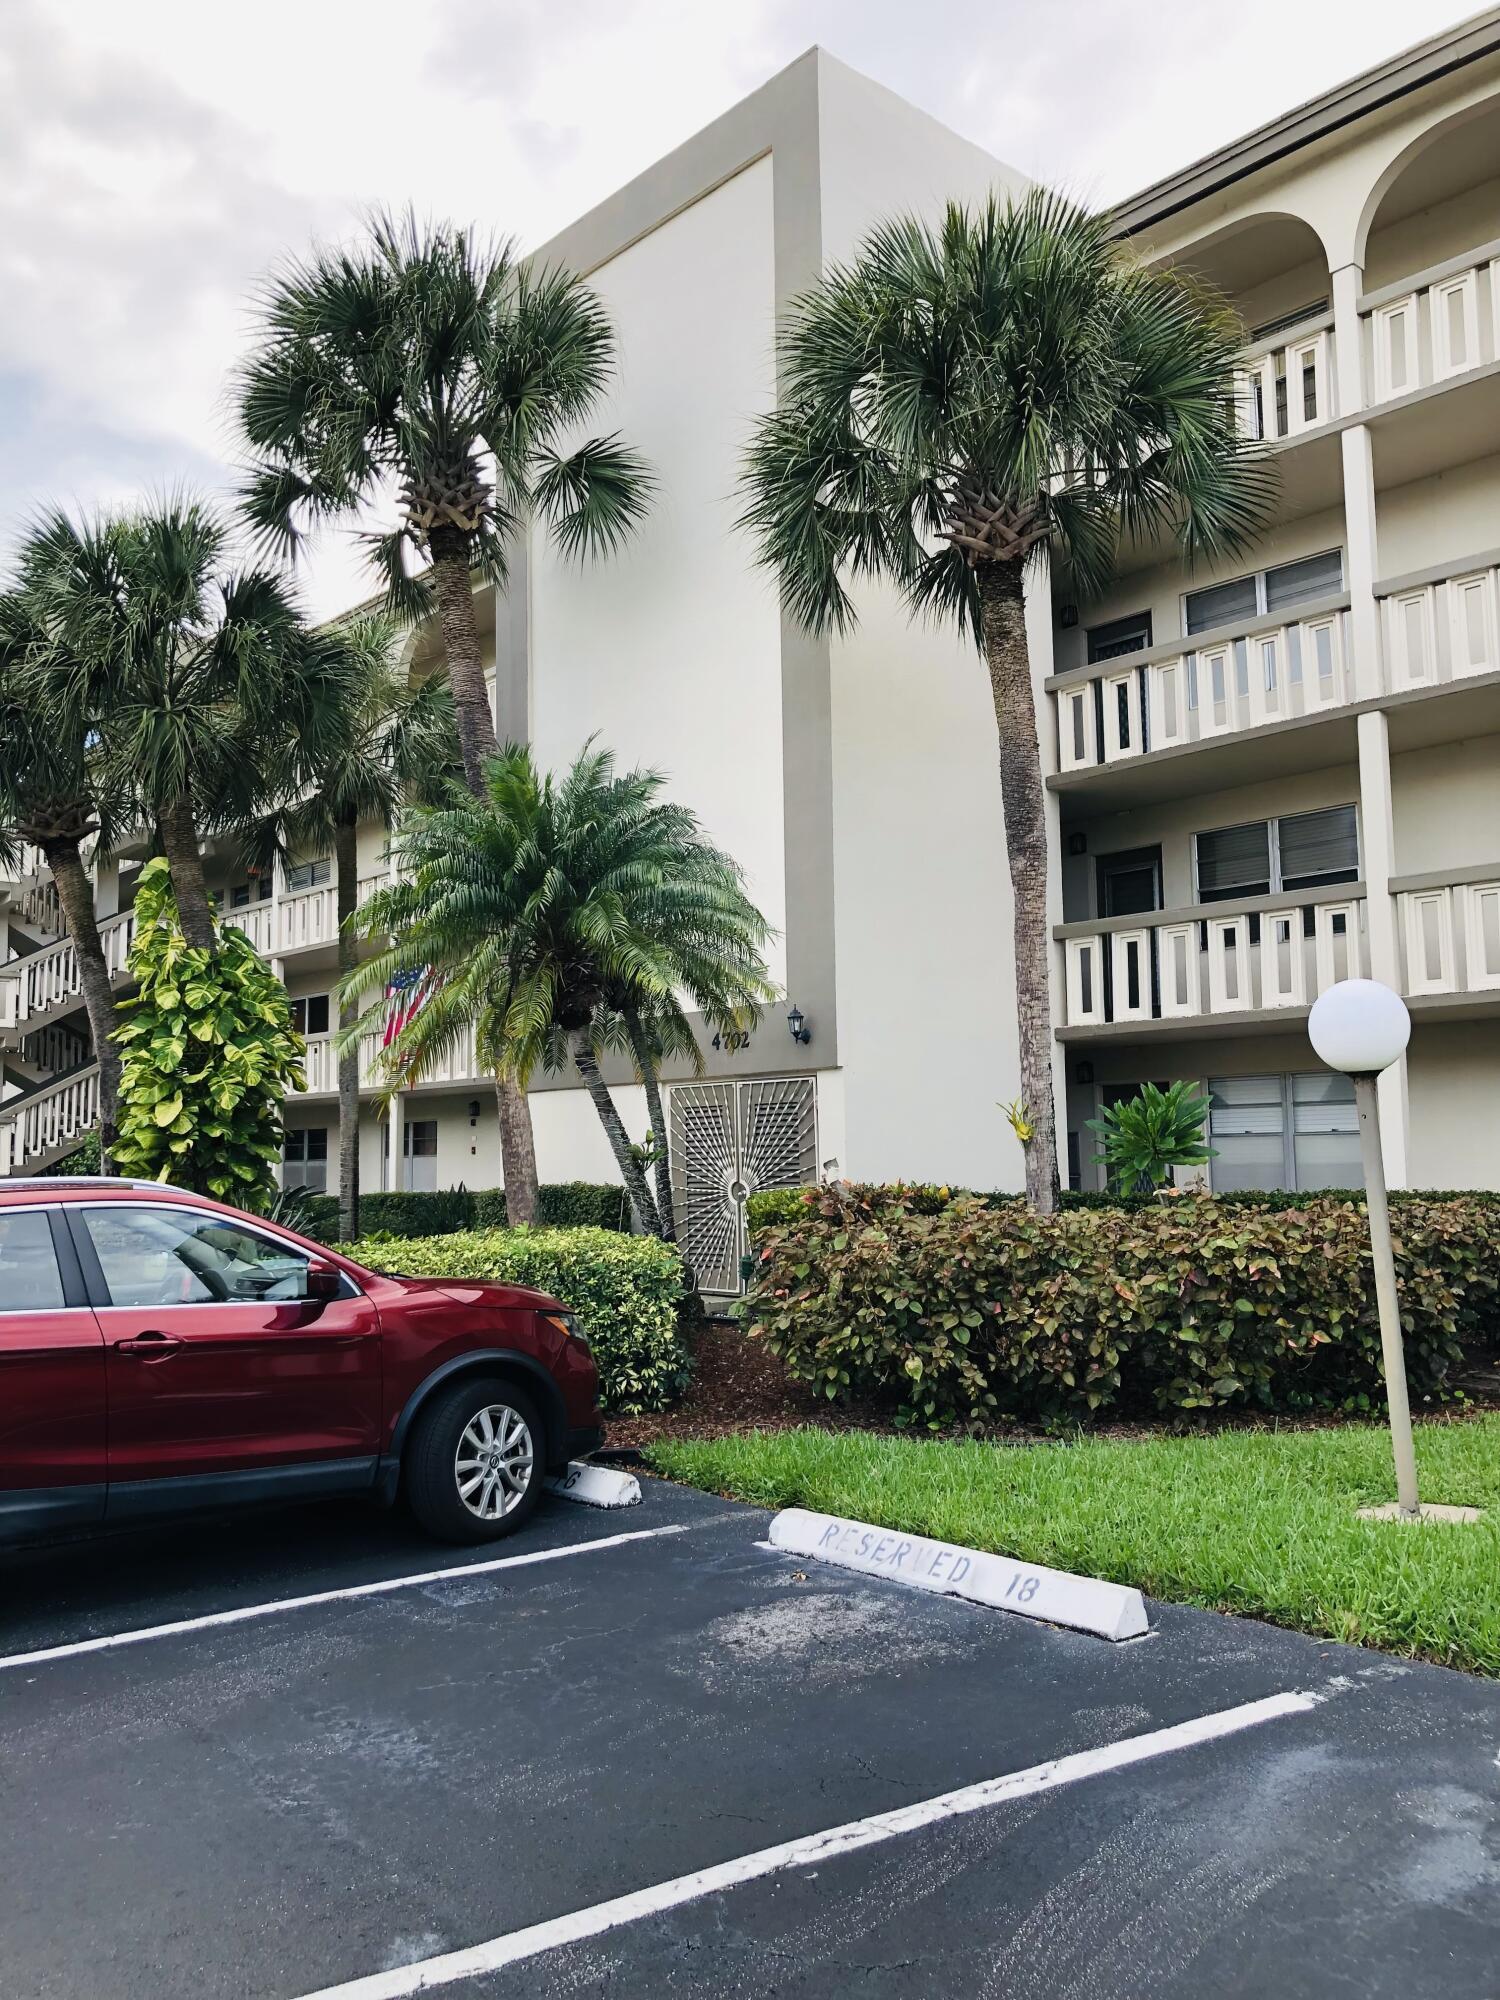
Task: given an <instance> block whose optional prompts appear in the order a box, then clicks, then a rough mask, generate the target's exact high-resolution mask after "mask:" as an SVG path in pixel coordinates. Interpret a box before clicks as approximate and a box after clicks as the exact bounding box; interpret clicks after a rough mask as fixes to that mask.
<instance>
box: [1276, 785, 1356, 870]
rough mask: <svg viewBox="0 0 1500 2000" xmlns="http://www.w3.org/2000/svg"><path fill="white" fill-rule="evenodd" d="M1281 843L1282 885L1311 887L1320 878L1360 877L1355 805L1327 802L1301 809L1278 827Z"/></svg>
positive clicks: (1282, 821)
mask: <svg viewBox="0 0 1500 2000" xmlns="http://www.w3.org/2000/svg"><path fill="white" fill-rule="evenodd" d="M1277 835H1278V838H1279V841H1280V844H1281V886H1282V888H1283V889H1297V888H1309V887H1312V886H1313V885H1314V884H1316V883H1318V882H1328V881H1349V882H1353V881H1357V880H1358V878H1359V830H1358V825H1357V821H1356V817H1355V811H1354V808H1353V806H1326V807H1324V809H1323V810H1322V811H1321V812H1310V813H1297V814H1296V815H1295V816H1294V817H1293V818H1290V819H1283V820H1281V821H1280V822H1279V824H1278V827H1277Z"/></svg>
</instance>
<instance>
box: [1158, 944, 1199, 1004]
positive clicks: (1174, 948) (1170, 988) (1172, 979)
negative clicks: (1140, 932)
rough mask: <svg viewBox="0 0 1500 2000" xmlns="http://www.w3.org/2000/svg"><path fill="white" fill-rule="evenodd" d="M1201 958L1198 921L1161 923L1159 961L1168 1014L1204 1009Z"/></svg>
mask: <svg viewBox="0 0 1500 2000" xmlns="http://www.w3.org/2000/svg"><path fill="white" fill-rule="evenodd" d="M1201 958H1202V952H1201V950H1200V948H1199V944H1198V926H1197V925H1196V924H1195V923H1185V924H1162V925H1160V926H1159V927H1158V929H1157V933H1156V963H1157V976H1158V979H1159V981H1160V987H1161V1011H1162V1014H1163V1015H1164V1016H1176V1015H1184V1014H1201V1013H1202V1011H1203V1001H1202V997H1201V986H1202V980H1201V976H1200V967H1199V961H1200V959H1201Z"/></svg>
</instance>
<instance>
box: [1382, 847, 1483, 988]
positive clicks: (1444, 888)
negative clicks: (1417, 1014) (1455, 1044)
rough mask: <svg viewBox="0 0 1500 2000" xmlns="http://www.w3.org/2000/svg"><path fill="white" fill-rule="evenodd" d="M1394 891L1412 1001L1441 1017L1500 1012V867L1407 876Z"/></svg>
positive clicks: (1399, 879) (1395, 883)
mask: <svg viewBox="0 0 1500 2000" xmlns="http://www.w3.org/2000/svg"><path fill="white" fill-rule="evenodd" d="M1392 887H1393V889H1394V890H1395V892H1396V911H1397V928H1398V935H1399V939H1400V948H1401V953H1402V959H1403V974H1404V986H1405V991H1406V995H1407V998H1408V999H1410V1000H1412V1001H1414V1002H1416V1003H1417V1004H1418V1007H1419V1009H1420V1010H1421V1011H1423V1012H1429V1013H1437V1014H1442V1013H1449V1014H1457V1013H1463V1012H1474V1011H1489V1010H1490V1009H1491V1008H1492V1007H1494V1006H1496V1005H1500V863H1497V864H1494V865H1491V866H1489V867H1486V868H1479V869H1474V870H1472V871H1462V870H1460V871H1454V870H1451V869H1450V870H1444V871H1443V873H1442V875H1441V876H1433V875H1410V876H1404V877H1400V878H1398V879H1397V880H1396V881H1395V882H1394V883H1393V884H1392ZM1449 1000H1466V1001H1467V1004H1466V1005H1464V1004H1460V1005H1455V1006H1448V1005H1446V1004H1445V1003H1446V1002H1448V1001H1449Z"/></svg>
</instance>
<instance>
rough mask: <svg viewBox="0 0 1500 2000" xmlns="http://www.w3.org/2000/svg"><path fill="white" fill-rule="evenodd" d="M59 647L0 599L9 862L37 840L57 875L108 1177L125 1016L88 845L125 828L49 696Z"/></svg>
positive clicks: (22, 602)
mask: <svg viewBox="0 0 1500 2000" xmlns="http://www.w3.org/2000/svg"><path fill="white" fill-rule="evenodd" d="M52 643H53V642H52V641H51V639H50V637H49V635H48V633H47V631H46V628H45V627H44V626H43V625H42V623H41V622H40V620H39V619H38V617H37V615H36V609H35V606H34V605H32V604H31V603H30V602H28V600H27V599H26V597H25V596H24V595H23V594H22V593H20V592H11V593H8V594H7V595H5V596H4V597H0V856H3V857H4V858H5V859H6V860H7V861H14V860H15V859H16V858H17V856H16V849H17V848H18V846H19V845H20V844H21V843H22V842H27V841H29V842H31V843H32V844H33V845H34V846H36V847H38V848H40V850H41V852H42V854H43V855H44V857H45V858H46V862H47V866H48V868H49V869H50V870H51V871H52V880H53V882H54V884H55V885H56V888H57V897H58V901H59V903H60V904H61V905H62V911H63V917H64V919H65V921H66V923H67V927H68V934H69V936H70V937H71V938H72V940H73V951H74V954H75V956H76V958H77V961H78V980H79V985H80V987H81V989H82V994H83V1005H84V1012H85V1014H86V1015H87V1018H88V1024H89V1033H90V1035H91V1036H92V1038H93V1044H94V1051H95V1055H96V1057H97V1059H98V1063H99V1146H100V1166H99V1171H100V1172H101V1173H105V1174H107V1173H108V1172H109V1171H110V1153H111V1151H112V1149H113V1147H114V1143H115V1134H116V1126H117V1121H118V1116H119V1099H120V1057H119V1052H118V1050H117V1049H116V1047H115V1042H114V1031H115V1029H116V1027H117V1026H118V1025H119V1018H118V1016H117V1014H116V1012H115V996H114V989H113V985H112V983H111V980H110V975H109V965H108V963H107V961H106V959H105V956H104V945H103V942H102V940H101V938H100V935H99V923H98V918H97V916H96V914H95V910H94V886H93V883H92V882H91V881H90V879H89V874H88V870H87V868H86V866H85V864H84V860H83V852H82V850H83V846H84V843H85V842H86V841H87V840H89V839H97V840H98V842H99V843H100V845H101V846H103V847H105V848H108V846H109V844H110V842H111V840H112V839H113V838H114V836H115V834H116V833H117V832H118V830H119V828H118V822H119V803H120V802H119V800H118V799H117V798H116V797H115V796H114V795H113V794H112V793H111V791H110V790H109V788H108V785H107V783H106V781H105V779H104V776H103V774H102V772H101V769H100V763H99V759H98V757H97V756H96V755H95V754H93V752H94V749H95V746H94V744H93V741H92V739H91V737H90V734H89V732H88V730H87V729H86V728H84V727H82V726H80V725H79V724H78V722H77V721H76V720H73V719H71V718H70V717H69V716H68V715H67V714H66V713H64V714H59V713H58V712H57V709H56V705H55V704H54V703H53V702H51V701H50V700H49V699H48V697H47V693H46V687H45V680H44V677H43V675H42V673H41V672H40V671H39V669H40V668H41V666H42V663H44V662H45V661H46V660H48V659H49V657H51V655H52Z"/></svg>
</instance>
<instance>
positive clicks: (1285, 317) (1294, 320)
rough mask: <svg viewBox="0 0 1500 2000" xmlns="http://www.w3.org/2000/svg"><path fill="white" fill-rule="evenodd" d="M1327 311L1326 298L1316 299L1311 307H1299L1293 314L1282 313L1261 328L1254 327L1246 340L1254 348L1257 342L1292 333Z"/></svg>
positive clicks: (1263, 322) (1264, 323)
mask: <svg viewBox="0 0 1500 2000" xmlns="http://www.w3.org/2000/svg"><path fill="white" fill-rule="evenodd" d="M1327 310H1328V301H1327V299H1326V298H1324V299H1314V300H1313V301H1312V303H1311V304H1310V305H1305V306H1298V307H1296V308H1295V310H1294V311H1292V312H1285V313H1280V314H1278V315H1277V317H1276V318H1275V319H1268V320H1263V321H1262V322H1261V324H1260V325H1259V326H1252V327H1251V328H1250V331H1249V332H1248V333H1247V334H1246V336H1245V338H1246V340H1247V341H1248V342H1249V343H1250V344H1251V345H1252V346H1253V345H1254V344H1255V343H1256V342H1257V341H1261V340H1269V339H1270V338H1271V336H1272V334H1275V333H1290V332H1291V330H1292V328H1293V327H1294V326H1301V324H1302V322H1303V321H1304V320H1308V319H1316V318H1317V317H1318V315H1319V314H1320V313H1326V312H1327Z"/></svg>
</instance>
